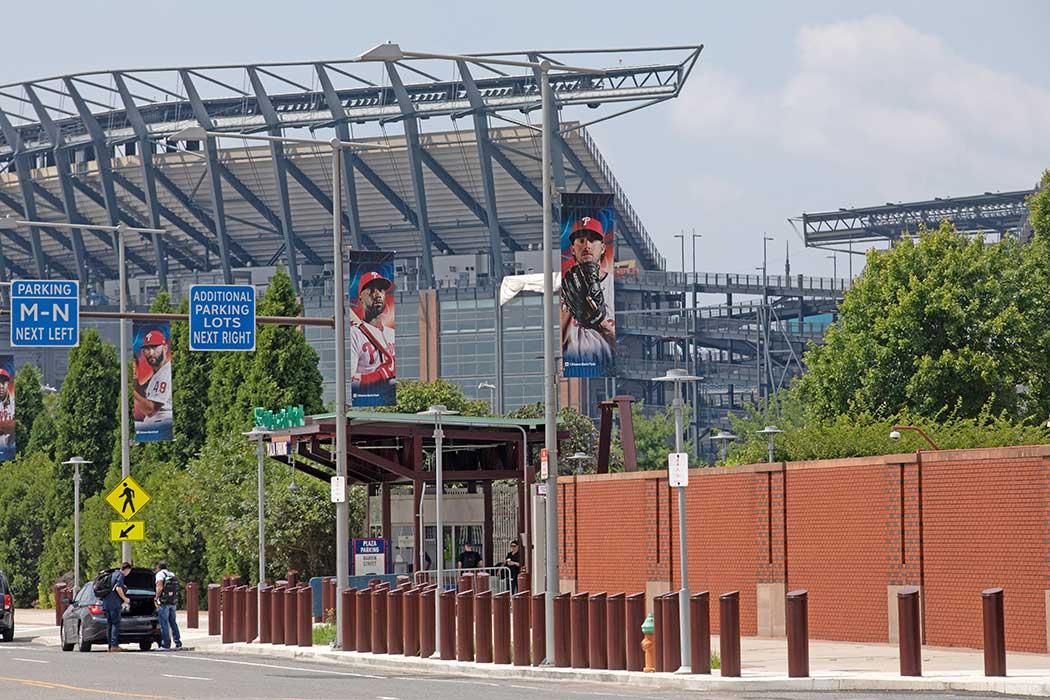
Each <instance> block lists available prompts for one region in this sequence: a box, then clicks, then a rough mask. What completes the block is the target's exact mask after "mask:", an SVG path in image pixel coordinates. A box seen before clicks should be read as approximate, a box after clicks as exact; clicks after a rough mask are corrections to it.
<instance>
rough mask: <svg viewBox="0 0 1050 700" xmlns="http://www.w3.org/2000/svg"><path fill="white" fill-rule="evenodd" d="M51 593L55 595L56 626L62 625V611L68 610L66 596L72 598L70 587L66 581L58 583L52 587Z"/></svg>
mask: <svg viewBox="0 0 1050 700" xmlns="http://www.w3.org/2000/svg"><path fill="white" fill-rule="evenodd" d="M51 594H52V595H53V596H54V597H55V626H56V627H61V626H62V613H64V612H65V611H66V604H65V603H64V602H63V599H65V598H71V596H70V594H69V589H68V588H66V584H64V583H56V584H55V585H53V586H52V587H51Z"/></svg>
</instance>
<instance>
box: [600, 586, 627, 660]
mask: <svg viewBox="0 0 1050 700" xmlns="http://www.w3.org/2000/svg"><path fill="white" fill-rule="evenodd" d="M625 619H626V618H625V608H624V594H623V593H614V594H613V595H611V596H609V597H608V598H606V599H605V635H606V636H605V640H606V642H605V659H606V664H607V668H608V669H609V670H610V671H623V670H624V669H626V668H627V656H626V649H625V648H624V633H625V632H626V631H627V629H626V627H625V624H624V621H625Z"/></svg>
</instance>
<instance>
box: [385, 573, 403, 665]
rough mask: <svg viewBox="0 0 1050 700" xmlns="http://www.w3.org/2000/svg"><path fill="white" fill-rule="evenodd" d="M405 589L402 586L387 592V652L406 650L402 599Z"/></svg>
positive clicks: (400, 652) (399, 652) (401, 652)
mask: <svg viewBox="0 0 1050 700" xmlns="http://www.w3.org/2000/svg"><path fill="white" fill-rule="evenodd" d="M403 596H404V591H402V590H401V589H400V588H399V589H396V590H393V591H390V592H389V593H388V594H387V610H386V653H388V654H403V653H404V650H405V644H404V639H405V638H404V635H405V631H404V629H403V627H404V621H403V620H402V617H401V615H402V608H403V604H402V599H403Z"/></svg>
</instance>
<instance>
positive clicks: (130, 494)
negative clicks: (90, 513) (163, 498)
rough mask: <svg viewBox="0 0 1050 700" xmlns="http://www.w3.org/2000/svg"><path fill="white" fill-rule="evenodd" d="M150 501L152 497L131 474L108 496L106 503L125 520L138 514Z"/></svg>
mask: <svg viewBox="0 0 1050 700" xmlns="http://www.w3.org/2000/svg"><path fill="white" fill-rule="evenodd" d="M149 502H150V497H149V494H148V493H146V489H144V488H142V487H141V486H139V484H138V482H137V481H135V480H134V479H132V478H131V477H130V476H129V477H125V478H124V479H123V480H122V481H121V482H120V483H119V484H117V485H116V486H115V487H114V488H113V490H112V491H110V492H109V495H108V496H106V503H108V504H109V505H110V506H111V507H112V508H113V510H115V511H117V515H119V516H120V517H122V518H124V519H125V520H131V519H132V518H134V517H135V516H136V515H138V512H139V511H140V510H142V509H143V508H145V507H146V504H147V503H149Z"/></svg>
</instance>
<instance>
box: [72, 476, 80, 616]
mask: <svg viewBox="0 0 1050 700" xmlns="http://www.w3.org/2000/svg"><path fill="white" fill-rule="evenodd" d="M78 592H80V465H79V464H74V465H73V594H74V595H76V594H77V593H78Z"/></svg>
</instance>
